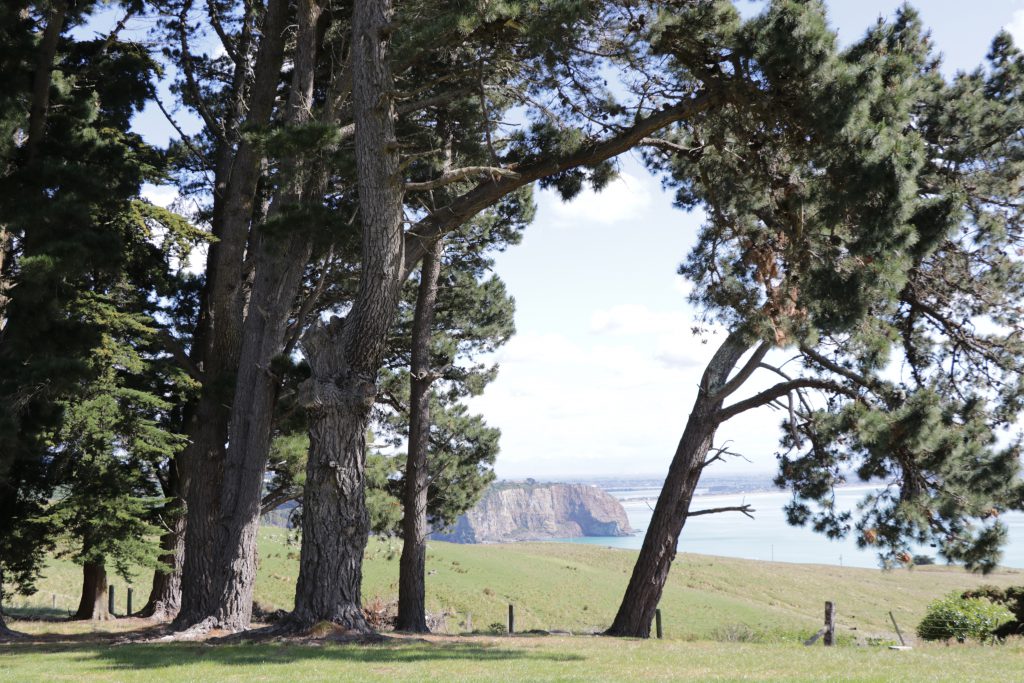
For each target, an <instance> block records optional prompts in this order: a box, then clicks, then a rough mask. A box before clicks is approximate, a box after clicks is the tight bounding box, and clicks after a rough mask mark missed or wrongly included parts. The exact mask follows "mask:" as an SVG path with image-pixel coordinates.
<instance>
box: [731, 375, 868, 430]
mask: <svg viewBox="0 0 1024 683" xmlns="http://www.w3.org/2000/svg"><path fill="white" fill-rule="evenodd" d="M797 389H822V390H824V391H833V392H835V393H837V394H843V395H845V396H849V397H850V398H860V396H859V394H857V392H855V391H852V390H851V389H848V388H846V387H844V386H843V385H841V384H837V383H835V382H833V381H831V380H827V379H818V378H816V377H803V378H800V379H794V380H792V381H789V382H780V383H779V384H776V385H775V386H773V387H771V388H769V389H765V390H764V391H762V392H761V393H759V394H755V395H754V396H751V397H750V398H748V399H744V400H742V401H739V402H737V403H734V404H732V405H731V406H726V407H725V408H722V409H721V410H719V411H718V413H717V414H716V415H715V417H716V419H717V420H718V421H719V422H725V421H726V420H729V419H732V418H733V417H736V416H737V415H739V414H740V413H743V412H746V411H748V410H752V409H754V408H760V407H761V406H763V405H767V404H769V403H771V402H772V401H774V400H776V399H779V398H782V397H783V396H785V395H786V394H788V393H789V392H791V391H796V390H797Z"/></svg>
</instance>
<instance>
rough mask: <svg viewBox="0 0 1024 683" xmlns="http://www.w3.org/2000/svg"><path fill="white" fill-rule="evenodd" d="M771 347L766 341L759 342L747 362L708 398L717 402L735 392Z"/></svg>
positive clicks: (748, 377) (758, 365) (752, 372)
mask: <svg viewBox="0 0 1024 683" xmlns="http://www.w3.org/2000/svg"><path fill="white" fill-rule="evenodd" d="M771 348H772V345H771V344H769V343H768V342H766V341H763V342H761V344H760V345H759V346H758V347H757V348H756V349H754V354H753V355H752V356H751V357H750V359H749V360H747V362H746V363H745V364H744V366H743V367H742V368H741V369H740V371H739V372H737V373H736V375H735V376H734V377H733V378H732V379H730V380H729V381H728V382H726V383H725V384H723V385H722V388H721V389H719V390H718V391H716V392H715V393H714V394H712V395H711V397H710V399H711V400H712V401H716V402H717V401H721V400H723V399H725V398H727V397H729V396H730V395H732V394H733V393H735V391H736V390H737V389H739V388H740V387H741V386H743V383H744V382H746V381H747V380H748V379H750V376H751V375H752V374H754V371H755V370H757V368H758V367H760V365H761V361H762V360H764V357H765V356H766V355H768V351H769V350H770V349H771Z"/></svg>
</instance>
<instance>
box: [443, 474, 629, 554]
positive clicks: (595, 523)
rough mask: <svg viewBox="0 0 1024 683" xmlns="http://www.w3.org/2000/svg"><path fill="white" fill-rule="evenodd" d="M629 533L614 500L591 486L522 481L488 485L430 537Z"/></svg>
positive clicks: (459, 539)
mask: <svg viewBox="0 0 1024 683" xmlns="http://www.w3.org/2000/svg"><path fill="white" fill-rule="evenodd" d="M632 533H633V530H632V529H631V528H630V526H629V520H628V519H627V517H626V511H625V510H624V509H623V508H622V505H621V504H620V503H619V501H618V500H616V499H615V498H614V497H613V496H611V495H610V494H608V493H605V492H604V491H603V490H602V489H600V488H598V487H596V486H589V485H587V484H536V483H526V484H501V485H498V486H495V487H492V488H491V489H489V490H488V491H487V493H485V494H484V497H483V498H482V499H481V500H480V502H479V503H477V504H476V506H475V507H473V508H472V509H471V510H470V511H469V512H467V513H466V514H464V515H462V516H461V517H459V519H458V521H457V522H456V523H455V525H454V526H453V527H452V528H451V529H449V530H447V531H444V532H435V533H434V534H433V535H432V536H431V538H433V539H436V540H439V541H450V542H453V543H506V542H510V541H543V540H549V539H553V538H577V537H580V536H628V535H630V534H632Z"/></svg>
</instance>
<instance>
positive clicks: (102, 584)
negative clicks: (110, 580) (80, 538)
mask: <svg viewBox="0 0 1024 683" xmlns="http://www.w3.org/2000/svg"><path fill="white" fill-rule="evenodd" d="M75 619H92V620H93V621H106V620H108V619H113V615H112V614H111V613H110V612H109V611H108V610H107V570H106V568H105V567H104V566H103V563H102V562H86V563H85V564H84V565H82V599H81V601H80V602H79V603H78V611H77V612H75Z"/></svg>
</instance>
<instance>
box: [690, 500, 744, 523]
mask: <svg viewBox="0 0 1024 683" xmlns="http://www.w3.org/2000/svg"><path fill="white" fill-rule="evenodd" d="M720 512H742V513H743V514H745V515H746V516H747V517H750V519H754V515H752V514H750V513H751V512H757V510H755V509H754V508H752V507H750V504H749V503H748V504H746V505H734V506H730V507H722V508H708V509H706V510H697V511H696V512H689V513H687V515H686V516H687V517H699V516H700V515H717V514H718V513H720Z"/></svg>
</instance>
